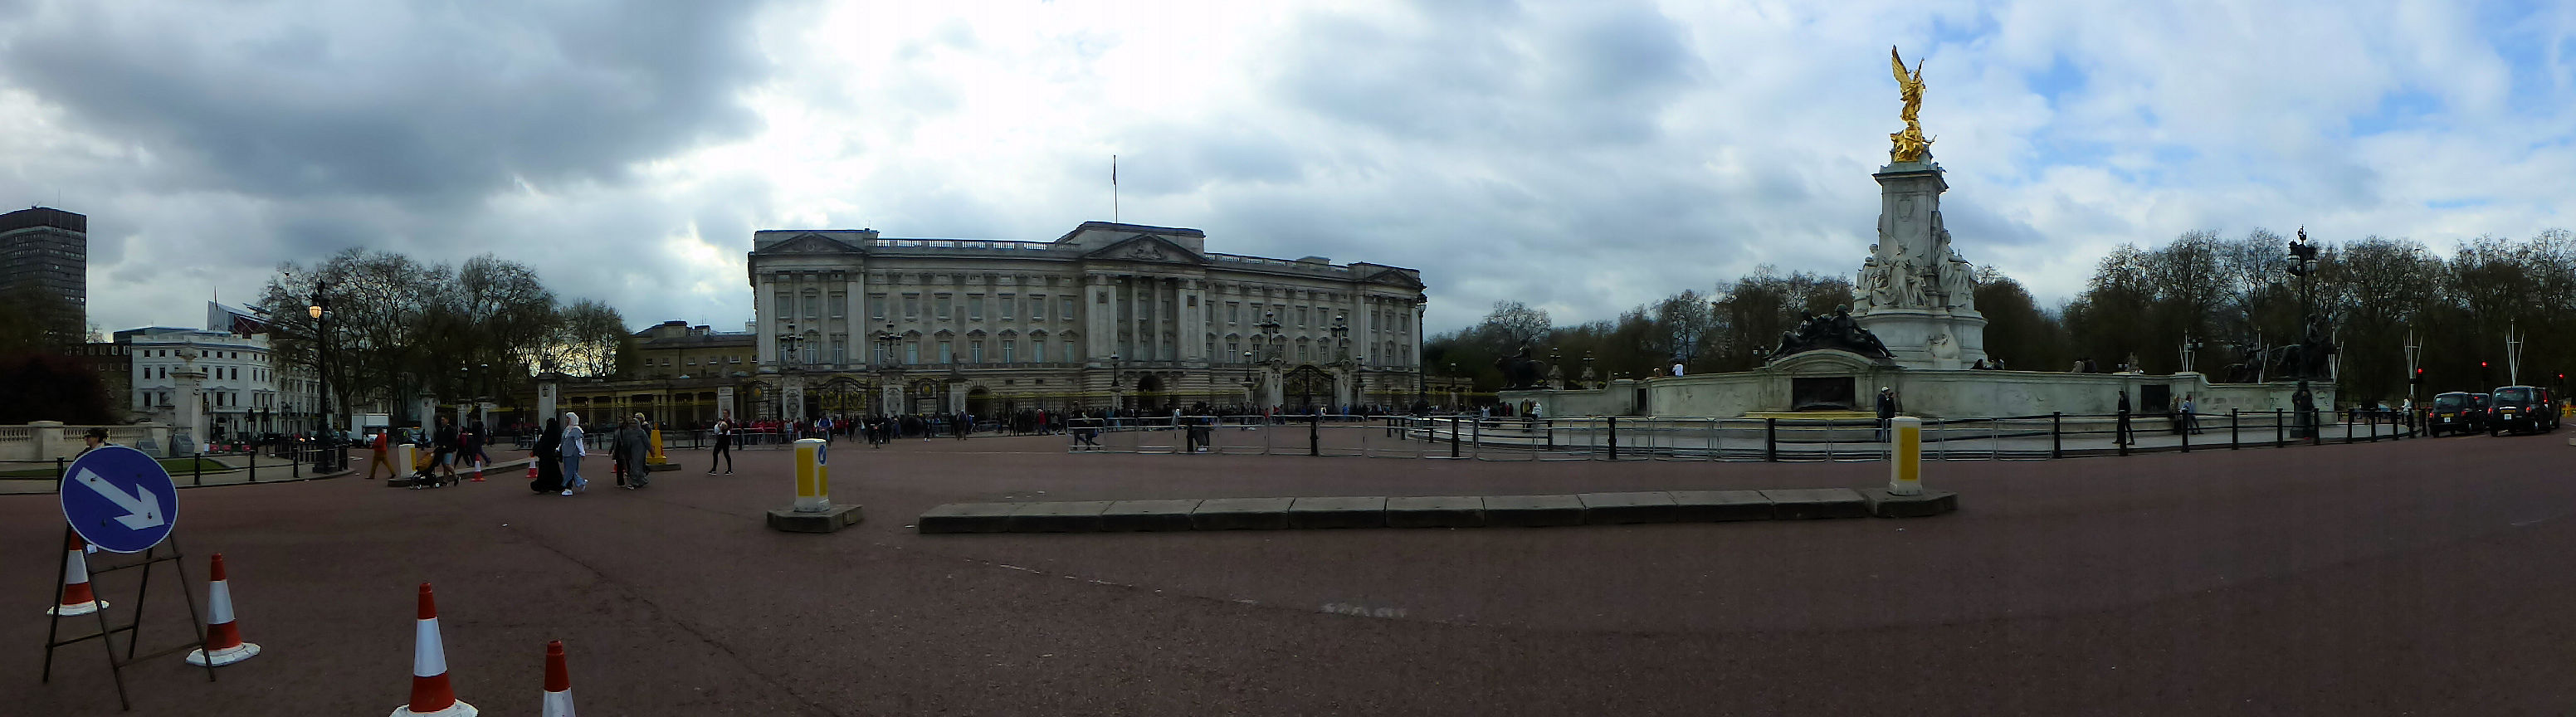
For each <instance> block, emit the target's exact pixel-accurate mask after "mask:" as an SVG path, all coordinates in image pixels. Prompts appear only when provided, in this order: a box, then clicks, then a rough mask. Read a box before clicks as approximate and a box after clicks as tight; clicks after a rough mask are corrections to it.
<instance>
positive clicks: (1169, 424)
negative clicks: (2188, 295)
mask: <svg viewBox="0 0 2576 717" xmlns="http://www.w3.org/2000/svg"><path fill="white" fill-rule="evenodd" d="M1069 428H1070V430H1069V431H1067V432H1066V438H1067V443H1066V450H1067V451H1068V452H1075V453H1093V452H1099V453H1163V454H1216V455H1307V456H1362V457H1371V458H1442V459H1461V460H1487V461H1584V460H1614V461H1615V460H1678V461H1692V460H1699V461H1872V460H1879V459H1880V458H1882V457H1883V454H1884V451H1885V449H1886V444H1885V440H1886V438H1885V435H1886V434H1885V432H1884V431H1883V429H1882V428H1881V426H1880V425H1879V422H1878V421H1876V420H1874V419H1839V420H1835V419H1819V420H1808V419H1795V418H1788V419H1783V418H1654V417H1616V416H1613V417H1598V418H1529V417H1510V418H1503V417H1479V416H1477V415H1474V414H1459V415H1437V416H1384V415H1380V416H1359V415H1333V414H1324V415H1287V416H1270V417H1262V416H1157V417H1149V418H1114V419H1094V418H1086V419H1074V420H1072V421H1071V422H1070V426H1069ZM2420 436H2421V432H2420V426H2419V424H2418V421H2417V420H2416V419H2415V417H2411V416H2409V415H2407V414H2405V413H2403V412H2399V411H2376V410H2363V411H2340V412H2326V411H2318V412H2315V413H2313V414H2310V415H2309V416H2308V419H2307V420H2301V417H2300V416H2299V414H2297V413H2296V412H2292V411H2286V410H2274V411H2229V412H2227V413H2209V414H2197V415H2189V416H2185V415H2181V414H2156V415H2153V416H2141V415H2135V414H2098V415H2097V414H2065V413H2051V414H2041V415H2031V416H2004V417H1994V418H1930V419H1924V420H1923V456H1924V457H1926V458H1931V459H1935V460H2040V459H2048V458H2062V457H2067V456H2090V455H2128V454H2131V453H2147V452H2170V451H2180V452H2186V453H2187V452H2191V451H2196V450H2197V451H2206V450H2234V449H2242V448H2277V447H2285V446H2291V445H2303V444H2304V445H2319V444H2324V443H2329V442H2335V443H2356V442H2376V441H2380V440H2398V439H2404V438H2417V437H2420Z"/></svg>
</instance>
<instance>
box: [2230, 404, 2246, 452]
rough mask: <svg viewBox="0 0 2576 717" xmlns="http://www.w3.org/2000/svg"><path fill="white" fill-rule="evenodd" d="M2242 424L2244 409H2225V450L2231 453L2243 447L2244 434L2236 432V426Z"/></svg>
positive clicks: (2243, 421)
mask: <svg viewBox="0 0 2576 717" xmlns="http://www.w3.org/2000/svg"><path fill="white" fill-rule="evenodd" d="M2244 423H2245V409H2242V408H2230V409H2227V450H2231V451H2232V450H2236V449H2239V448H2244V447H2245V439H2244V437H2243V435H2244V434H2242V433H2241V432H2239V431H2237V430H2236V427H2237V426H2240V425H2243V424H2244Z"/></svg>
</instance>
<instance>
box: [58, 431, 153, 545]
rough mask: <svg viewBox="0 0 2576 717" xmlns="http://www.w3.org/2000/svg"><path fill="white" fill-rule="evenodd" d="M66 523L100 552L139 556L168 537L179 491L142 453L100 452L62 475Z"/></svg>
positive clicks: (115, 448)
mask: <svg viewBox="0 0 2576 717" xmlns="http://www.w3.org/2000/svg"><path fill="white" fill-rule="evenodd" d="M61 492H62V496H63V519H64V520H68V521H71V524H72V530H75V531H78V532H79V533H80V536H81V539H83V540H87V541H89V542H90V544H91V545H96V546H98V547H99V549H100V550H108V551H113V552H119V553H140V552H143V551H146V550H151V549H152V546H155V545H160V544H161V540H162V539H163V538H168V537H170V526H171V525H173V524H176V523H178V522H179V489H178V486H175V485H172V484H171V483H170V472H169V471H166V470H162V468H161V464H160V463H157V462H154V461H153V460H152V457H151V456H146V455H143V452H142V451H138V450H134V449H132V448H127V447H124V446H99V447H98V448H97V449H96V450H92V451H90V452H89V453H88V454H86V455H82V456H81V457H80V459H79V460H75V461H72V465H71V467H70V468H69V469H66V471H65V472H64V473H63V485H62V491H61Z"/></svg>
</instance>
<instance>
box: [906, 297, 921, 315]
mask: <svg viewBox="0 0 2576 717" xmlns="http://www.w3.org/2000/svg"><path fill="white" fill-rule="evenodd" d="M918 318H921V295H920V294H905V295H903V320H905V321H911V320H914V319H918Z"/></svg>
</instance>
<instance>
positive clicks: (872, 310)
mask: <svg viewBox="0 0 2576 717" xmlns="http://www.w3.org/2000/svg"><path fill="white" fill-rule="evenodd" d="M885 312H886V295H884V294H869V295H868V318H871V319H875V320H877V321H884V320H885V316H886V314H885Z"/></svg>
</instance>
